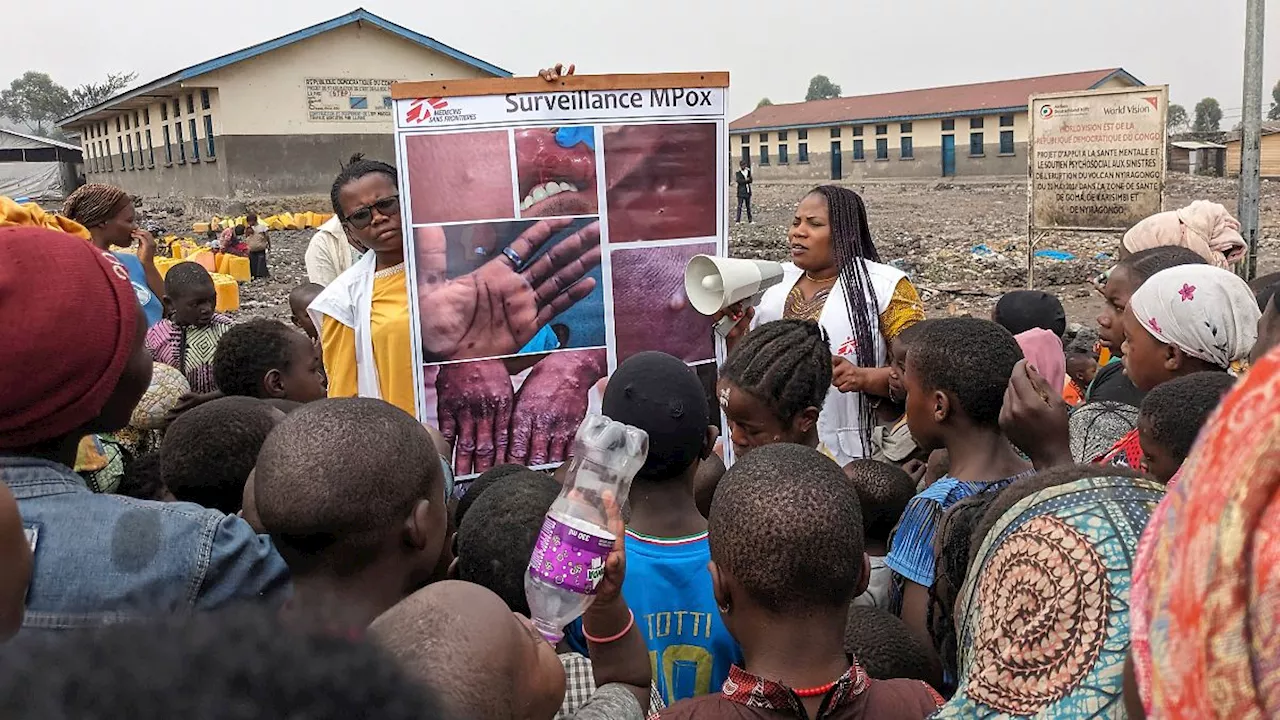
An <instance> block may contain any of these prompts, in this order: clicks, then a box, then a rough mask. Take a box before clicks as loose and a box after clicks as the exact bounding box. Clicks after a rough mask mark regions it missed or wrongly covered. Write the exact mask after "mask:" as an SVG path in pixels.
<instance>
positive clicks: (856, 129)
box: [836, 125, 862, 137]
mask: <svg viewBox="0 0 1280 720" xmlns="http://www.w3.org/2000/svg"><path fill="white" fill-rule="evenodd" d="M836 130H837V131H839V130H840V128H836ZM853 136H854V137H862V126H861V125H855V126H854V127H853Z"/></svg>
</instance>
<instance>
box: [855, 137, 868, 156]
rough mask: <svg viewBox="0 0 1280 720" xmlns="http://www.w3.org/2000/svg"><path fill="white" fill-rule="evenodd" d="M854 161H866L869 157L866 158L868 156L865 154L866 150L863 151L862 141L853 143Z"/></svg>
mask: <svg viewBox="0 0 1280 720" xmlns="http://www.w3.org/2000/svg"><path fill="white" fill-rule="evenodd" d="M853 159H854V160H866V159H867V156H866V154H865V153H864V150H863V147H862V141H861V140H854V141H853Z"/></svg>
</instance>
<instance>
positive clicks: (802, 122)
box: [729, 68, 1143, 132]
mask: <svg viewBox="0 0 1280 720" xmlns="http://www.w3.org/2000/svg"><path fill="white" fill-rule="evenodd" d="M1117 76H1119V77H1122V78H1124V79H1126V80H1128V81H1130V82H1132V83H1133V84H1134V85H1142V84H1143V83H1142V81H1140V80H1138V79H1137V78H1135V77H1134V76H1132V75H1130V74H1129V73H1127V72H1125V71H1124V69H1123V68H1110V69H1106V70H1092V71H1089V72H1078V73H1068V74H1065V75H1044V76H1041V77H1031V78H1021V79H1018V80H1001V81H997V82H987V83H973V84H969V85H951V86H948V87H938V88H925V89H921V90H906V91H903V92H893V93H881V94H879V95H858V96H853V97H841V98H831V99H830V100H814V101H811V102H803V103H791V104H788V105H766V106H765V107H761V108H756V109H755V110H754V111H753V112H750V113H748V114H746V115H744V116H742V117H740V118H738V119H737V120H734V121H733V122H732V123H730V124H729V130H730V131H731V132H745V131H752V130H772V129H775V128H776V129H784V128H795V127H821V126H823V125H836V124H842V123H848V122H855V121H860V122H874V121H877V120H878V121H896V120H900V119H901V120H909V119H912V118H927V117H948V116H959V115H968V114H972V113H974V112H979V111H981V112H984V113H993V112H996V111H1004V112H1014V111H1016V110H1026V109H1027V98H1028V97H1029V96H1031V95H1037V94H1041V93H1054V92H1070V91H1072V90H1091V89H1093V88H1096V87H1098V86H1099V85H1101V84H1103V83H1105V82H1106V81H1108V80H1110V79H1111V78H1113V77H1117Z"/></svg>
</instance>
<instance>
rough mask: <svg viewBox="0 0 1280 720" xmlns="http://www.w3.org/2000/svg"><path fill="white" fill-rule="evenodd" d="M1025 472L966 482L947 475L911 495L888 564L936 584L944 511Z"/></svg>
mask: <svg viewBox="0 0 1280 720" xmlns="http://www.w3.org/2000/svg"><path fill="white" fill-rule="evenodd" d="M1028 474H1029V473H1022V474H1019V475H1014V476H1013V477H1008V478H1005V479H1003V480H992V481H989V482H965V481H963V480H957V479H956V478H953V477H951V476H950V475H947V476H944V477H943V478H942V479H940V480H938V481H937V482H935V483H934V484H932V485H930V486H929V487H927V488H925V489H924V490H923V491H922V492H920V493H919V494H917V495H916V496H915V497H913V498H911V502H909V503H907V509H906V511H905V512H903V513H902V519H901V520H899V521H898V527H896V528H894V530H893V537H892V538H891V539H890V541H889V554H888V556H886V557H885V559H884V560H885V564H886V565H888V566H889V567H890V568H892V569H893V571H894V572H896V573H897V574H899V575H901V576H902V577H904V578H906V579H907V580H910V581H911V582H913V583H915V584H917V585H923V586H924V587H933V569H934V560H935V558H934V550H933V540H934V536H935V535H937V533H938V523H939V522H940V521H941V520H942V515H943V513H945V512H946V511H947V509H948V508H950V507H951V506H952V505H955V504H956V503H958V502H960V501H961V500H963V499H965V498H967V497H970V496H973V495H977V494H978V493H982V492H986V491H988V490H1000V489H1002V488H1004V487H1005V486H1006V485H1008V484H1009V483H1011V482H1013V481H1014V480H1017V479H1018V478H1021V477H1024V476H1025V475H1028Z"/></svg>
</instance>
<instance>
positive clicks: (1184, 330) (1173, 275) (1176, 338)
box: [1129, 265, 1262, 368]
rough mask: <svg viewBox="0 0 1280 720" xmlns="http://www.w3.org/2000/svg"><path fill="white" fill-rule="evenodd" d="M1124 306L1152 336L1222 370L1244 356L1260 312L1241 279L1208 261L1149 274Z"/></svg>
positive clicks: (1253, 336)
mask: <svg viewBox="0 0 1280 720" xmlns="http://www.w3.org/2000/svg"><path fill="white" fill-rule="evenodd" d="M1129 307H1130V308H1131V309H1132V310H1133V314H1134V316H1135V317H1137V318H1138V322H1140V323H1142V326H1143V327H1144V328H1146V329H1147V332H1149V333H1151V335H1152V336H1153V337H1155V339H1157V340H1159V341H1160V342H1162V343H1165V344H1166V345H1173V346H1175V347H1177V348H1178V349H1180V350H1182V352H1184V353H1186V354H1187V355H1190V356H1191V357H1195V358H1200V359H1201V360H1204V361H1205V362H1209V363H1213V364H1214V365H1216V366H1218V367H1222V368H1226V367H1230V366H1231V364H1232V363H1234V362H1237V361H1241V360H1244V359H1246V358H1248V357H1249V351H1250V350H1252V349H1253V344H1254V342H1256V341H1257V339H1258V318H1259V317H1260V316H1261V315H1262V313H1261V312H1259V310H1258V302H1257V300H1256V299H1255V298H1254V295H1253V292H1252V291H1250V290H1249V286H1248V285H1247V284H1245V281H1244V280H1241V279H1240V278H1239V277H1237V276H1236V275H1235V274H1233V273H1231V272H1229V271H1227V270H1223V269H1222V268H1218V267H1213V266H1211V265H1180V266H1178V267H1172V268H1169V269H1168V270H1162V271H1160V272H1158V273H1156V274H1155V275H1152V276H1151V277H1150V278H1149V279H1148V280H1147V281H1146V282H1144V283H1142V286H1141V287H1139V288H1138V289H1137V290H1136V291H1134V293H1133V296H1132V297H1131V298H1129Z"/></svg>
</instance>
